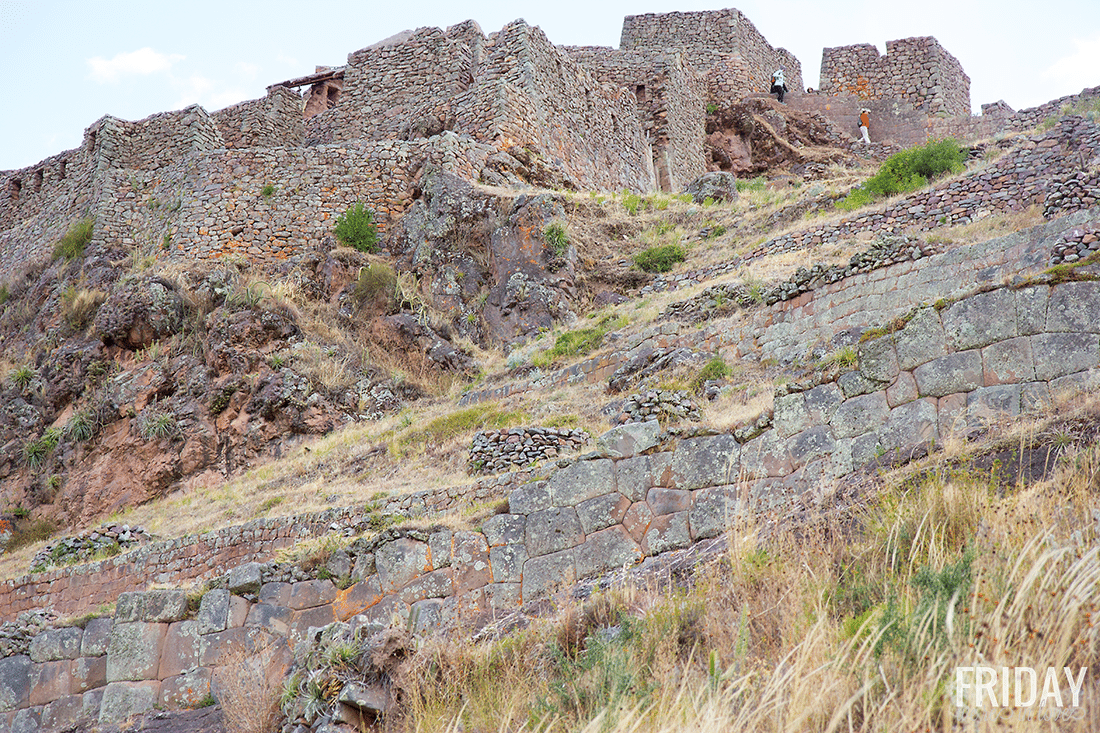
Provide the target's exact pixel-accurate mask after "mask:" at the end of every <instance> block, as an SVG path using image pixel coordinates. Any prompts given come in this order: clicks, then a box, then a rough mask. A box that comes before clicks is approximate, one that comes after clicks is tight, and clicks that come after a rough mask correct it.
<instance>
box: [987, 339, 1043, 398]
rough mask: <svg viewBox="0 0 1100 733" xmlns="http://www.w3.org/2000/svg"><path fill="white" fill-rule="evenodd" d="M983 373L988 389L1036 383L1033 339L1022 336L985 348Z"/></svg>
mask: <svg viewBox="0 0 1100 733" xmlns="http://www.w3.org/2000/svg"><path fill="white" fill-rule="evenodd" d="M982 371H983V374H984V380H985V386H986V387H992V386H993V385H997V384H1019V383H1020V382H1034V381H1035V360H1034V359H1033V358H1032V355H1031V339H1030V338H1028V337H1027V336H1020V337H1018V338H1014V339H1008V340H1007V341H1000V342H998V343H995V344H990V345H989V346H987V347H985V348H984V349H982Z"/></svg>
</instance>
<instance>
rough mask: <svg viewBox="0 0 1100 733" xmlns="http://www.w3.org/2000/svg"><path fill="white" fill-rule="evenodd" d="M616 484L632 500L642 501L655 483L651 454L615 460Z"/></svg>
mask: <svg viewBox="0 0 1100 733" xmlns="http://www.w3.org/2000/svg"><path fill="white" fill-rule="evenodd" d="M615 485H616V487H617V488H618V490H619V493H620V494H622V495H623V496H625V497H626V498H628V499H630V500H631V501H641V500H642V499H644V498H645V495H646V492H647V491H649V490H650V488H652V487H653V486H654V485H655V484H654V482H653V475H652V472H651V470H650V457H649V456H635V457H633V458H626V459H623V460H621V461H615Z"/></svg>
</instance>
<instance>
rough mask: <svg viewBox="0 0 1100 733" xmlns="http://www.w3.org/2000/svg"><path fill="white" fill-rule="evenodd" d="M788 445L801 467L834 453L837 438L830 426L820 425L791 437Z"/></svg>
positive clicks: (794, 462)
mask: <svg viewBox="0 0 1100 733" xmlns="http://www.w3.org/2000/svg"><path fill="white" fill-rule="evenodd" d="M877 394H880V393H877ZM857 399H858V398H857ZM787 446H788V450H789V451H790V455H791V463H792V464H793V465H794V466H795V467H800V466H804V465H806V464H807V463H809V462H811V461H813V460H815V459H817V458H820V457H822V456H828V455H832V452H833V451H834V450H835V449H836V440H834V439H833V435H832V431H831V430H830V429H829V427H828V426H826V425H818V426H816V427H812V428H810V429H809V430H804V431H802V432H801V433H799V434H798V435H795V436H794V437H792V438H790V439H789V440H788V441H787Z"/></svg>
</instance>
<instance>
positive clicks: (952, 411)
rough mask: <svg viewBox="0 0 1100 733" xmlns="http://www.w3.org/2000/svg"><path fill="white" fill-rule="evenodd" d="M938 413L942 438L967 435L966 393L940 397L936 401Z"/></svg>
mask: <svg viewBox="0 0 1100 733" xmlns="http://www.w3.org/2000/svg"><path fill="white" fill-rule="evenodd" d="M936 411H937V412H938V413H939V420H940V425H939V428H940V437H941V438H948V437H950V436H952V435H965V434H966V433H967V425H966V393H965V392H960V393H957V394H950V395H944V396H943V397H940V398H939V399H938V400H936Z"/></svg>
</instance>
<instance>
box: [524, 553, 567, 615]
mask: <svg viewBox="0 0 1100 733" xmlns="http://www.w3.org/2000/svg"><path fill="white" fill-rule="evenodd" d="M575 582H577V568H576V564H575V563H574V559H573V548H569V549H568V550H562V551H561V552H554V553H551V554H549V555H542V556H541V557H532V558H529V559H528V560H527V562H525V563H523V580H522V587H521V589H520V593H521V594H522V597H523V602H524V603H530V602H531V601H534V600H537V599H539V598H543V597H545V596H548V595H550V594H552V593H554V592H555V591H557V590H559V589H561V588H567V587H569V586H571V585H573V583H575Z"/></svg>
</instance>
